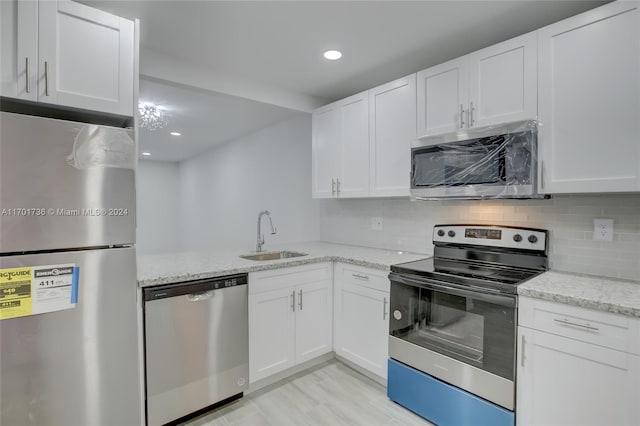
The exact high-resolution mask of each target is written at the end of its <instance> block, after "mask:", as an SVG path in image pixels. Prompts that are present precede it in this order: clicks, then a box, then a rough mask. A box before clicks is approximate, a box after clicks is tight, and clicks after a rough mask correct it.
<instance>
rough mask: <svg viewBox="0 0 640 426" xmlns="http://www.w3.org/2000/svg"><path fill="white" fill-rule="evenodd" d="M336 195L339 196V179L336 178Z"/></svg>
mask: <svg viewBox="0 0 640 426" xmlns="http://www.w3.org/2000/svg"><path fill="white" fill-rule="evenodd" d="M336 195H337V196H340V178H336Z"/></svg>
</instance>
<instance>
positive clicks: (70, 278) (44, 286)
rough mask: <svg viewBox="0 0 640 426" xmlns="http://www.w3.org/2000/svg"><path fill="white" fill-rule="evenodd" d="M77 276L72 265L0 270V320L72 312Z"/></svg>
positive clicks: (76, 291) (75, 298) (76, 292)
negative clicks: (65, 311)
mask: <svg viewBox="0 0 640 426" xmlns="http://www.w3.org/2000/svg"><path fill="white" fill-rule="evenodd" d="M79 273H80V268H79V267H77V266H76V265H75V264H72V263H71V264H62V265H42V266H28V267H19V268H7V269H0V320H4V319H9V318H16V317H24V316H28V315H36V314H44V313H47V312H54V311H61V310H63V309H71V308H74V307H75V306H76V303H77V302H78V277H79Z"/></svg>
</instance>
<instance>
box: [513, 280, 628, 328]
mask: <svg viewBox="0 0 640 426" xmlns="http://www.w3.org/2000/svg"><path fill="white" fill-rule="evenodd" d="M518 295H520V296H528V297H533V298H536V299H543V300H549V301H551V302H559V303H565V304H568V305H575V306H580V307H583V308H589V309H595V310H598V311H604V312H612V313H614V314H620V315H626V316H630V317H635V318H640V282H637V281H625V280H618V279H614V278H605V277H594V276H591V275H580V274H571V273H565V272H556V271H548V272H545V273H543V274H540V275H538V276H536V277H534V278H532V279H530V280H529V281H527V282H525V283H523V284H520V285H519V286H518Z"/></svg>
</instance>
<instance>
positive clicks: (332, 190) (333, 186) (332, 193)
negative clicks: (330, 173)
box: [331, 178, 336, 197]
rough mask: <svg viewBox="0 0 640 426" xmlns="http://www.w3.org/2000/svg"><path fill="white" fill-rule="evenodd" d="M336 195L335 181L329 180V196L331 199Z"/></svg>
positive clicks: (333, 179)
mask: <svg viewBox="0 0 640 426" xmlns="http://www.w3.org/2000/svg"><path fill="white" fill-rule="evenodd" d="M335 194H336V180H335V178H331V196H332V197H333V196H334V195H335Z"/></svg>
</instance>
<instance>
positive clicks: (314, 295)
mask: <svg viewBox="0 0 640 426" xmlns="http://www.w3.org/2000/svg"><path fill="white" fill-rule="evenodd" d="M331 290H332V282H331V281H320V282H315V283H309V284H305V285H301V286H298V287H296V300H295V301H296V307H295V310H296V333H295V334H296V338H295V342H296V349H295V353H296V364H300V363H302V362H305V361H308V360H310V359H313V358H316V357H318V356H320V355H323V354H326V353H328V352H331V351H332V350H333V344H332V341H333V339H332V334H331V329H332V327H331V311H332V296H331V295H332V292H331Z"/></svg>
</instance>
